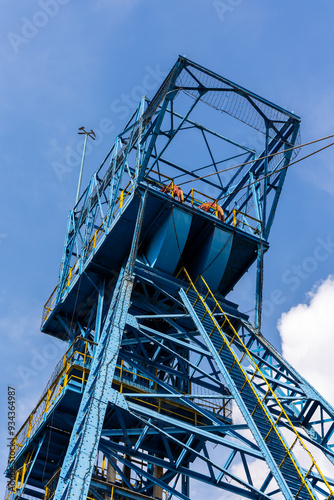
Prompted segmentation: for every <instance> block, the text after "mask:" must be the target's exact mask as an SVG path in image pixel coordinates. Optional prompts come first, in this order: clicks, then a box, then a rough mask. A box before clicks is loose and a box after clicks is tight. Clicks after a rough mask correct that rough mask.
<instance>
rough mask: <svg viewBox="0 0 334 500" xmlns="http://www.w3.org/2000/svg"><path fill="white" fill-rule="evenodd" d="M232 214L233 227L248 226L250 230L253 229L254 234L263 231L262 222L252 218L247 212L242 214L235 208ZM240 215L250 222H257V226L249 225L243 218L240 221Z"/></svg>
mask: <svg viewBox="0 0 334 500" xmlns="http://www.w3.org/2000/svg"><path fill="white" fill-rule="evenodd" d="M232 213H233V225H234V227H237V226H238V225H239V224H240V225H241V226H247V227H249V228H250V229H252V230H253V231H254V233H259V232H260V230H262V222H261V221H260V220H259V219H256V218H255V217H252V216H251V215H249V214H246V213H245V212H241V211H240V210H237V209H236V208H234V209H233V210H232ZM238 215H241V216H242V217H243V218H245V219H246V220H247V221H248V219H250V220H252V221H254V222H256V223H257V225H256V226H255V227H254V226H252V225H251V224H248V222H246V221H245V220H244V219H243V218H242V219H241V218H239V219H238ZM226 218H227V219H228V217H226Z"/></svg>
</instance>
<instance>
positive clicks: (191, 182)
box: [43, 56, 300, 333]
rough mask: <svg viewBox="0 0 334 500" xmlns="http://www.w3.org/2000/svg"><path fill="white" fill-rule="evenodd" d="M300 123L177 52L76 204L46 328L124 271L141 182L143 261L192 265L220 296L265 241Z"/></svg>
mask: <svg viewBox="0 0 334 500" xmlns="http://www.w3.org/2000/svg"><path fill="white" fill-rule="evenodd" d="M299 125H300V119H299V117H298V116H296V115H295V114H294V113H292V112H289V111H286V110H284V109H283V108H281V107H279V106H276V105H275V104H273V103H271V102H270V101H268V100H266V99H264V98H262V97H260V96H258V95H256V94H254V93H253V92H250V91H248V90H246V89H245V88H243V87H241V86H240V85H237V84H235V83H233V82H231V81H230V80H227V79H226V78H223V77H221V76H219V75H217V74H216V73H214V72H212V71H210V70H208V69H205V68H203V67H202V66H199V65H198V64H196V63H194V62H192V61H190V60H188V59H186V58H185V57H183V56H180V57H179V58H178V60H177V62H176V63H175V65H174V66H173V68H172V69H171V71H170V72H169V74H168V75H167V77H166V78H165V80H164V82H163V83H162V85H161V86H160V88H159V89H158V91H157V93H156V94H155V96H154V97H153V98H152V99H151V100H149V99H148V98H146V97H143V98H142V100H141V102H140V103H139V105H138V108H137V110H136V111H135V112H134V114H133V116H132V117H131V118H130V120H129V121H128V123H126V125H125V127H124V129H123V130H122V131H121V132H120V133H119V135H118V136H117V137H116V140H115V143H114V145H113V146H112V148H111V149H110V151H109V153H108V155H107V157H106V158H105V160H104V161H103V163H102V165H101V166H100V167H99V169H98V170H97V171H96V172H95V173H94V174H93V176H92V178H91V181H90V183H89V185H88V186H87V188H86V189H85V191H84V192H83V194H82V195H81V197H80V199H79V201H78V203H77V204H76V206H75V207H74V209H73V210H71V212H70V217H69V224H68V230H67V234H66V240H65V248H64V252H63V258H62V264H61V269H60V277H59V282H58V285H57V287H56V290H55V291H54V294H53V295H52V296H51V297H50V299H49V301H48V303H47V304H46V308H45V311H44V316H43V325H44V326H43V330H44V331H49V333H51V331H54V328H56V327H55V326H53V327H52V328H51V326H50V325H51V323H50V320H51V318H50V316H54V317H55V315H54V314H53V311H54V310H57V317H59V315H61V314H62V312H61V311H63V314H64V315H65V316H66V314H67V313H66V311H67V310H70V304H71V301H73V300H76V301H78V300H82V301H84V300H86V298H87V296H88V295H89V293H90V290H91V288H92V287H94V283H95V282H96V281H97V280H98V279H99V278H98V275H99V274H100V275H101V273H102V274H103V273H105V274H106V275H110V274H112V273H115V272H116V273H117V272H118V269H119V268H120V266H121V265H122V263H123V261H124V259H125V256H126V255H127V253H128V251H129V245H130V244H131V239H132V233H133V228H134V224H135V220H136V215H137V211H138V206H139V198H140V196H141V194H140V193H142V192H143V191H144V190H148V192H149V196H148V197H147V202H146V208H145V215H144V219H143V226H142V232H141V241H140V246H139V253H138V259H139V260H140V261H141V262H142V263H144V264H145V265H148V266H152V267H155V268H157V269H158V270H160V271H162V272H166V273H169V274H171V275H175V273H177V271H178V269H179V267H180V265H181V262H183V263H186V265H187V267H188V269H189V271H190V272H191V273H192V275H193V276H195V275H196V273H203V272H204V271H205V272H206V273H207V274H206V278H207V279H208V280H209V281H210V280H211V282H210V286H212V287H213V288H214V289H216V290H217V291H220V292H221V293H223V294H224V295H225V294H226V293H227V292H228V291H229V290H230V289H231V288H232V287H233V286H234V284H235V283H236V282H237V281H238V280H239V279H240V277H241V276H242V275H243V274H244V273H245V271H247V269H248V268H249V267H250V265H251V264H252V263H253V262H254V260H255V258H256V251H257V248H258V245H259V243H261V244H262V245H263V248H264V250H266V249H267V248H268V243H267V240H268V235H269V232H270V228H271V225H272V222H273V219H274V215H275V211H276V207H277V203H278V200H279V196H280V193H281V189H282V186H283V182H284V179H285V175H286V170H287V169H286V167H287V166H288V164H289V162H290V159H291V157H292V155H294V154H295V153H296V149H295V145H296V143H297V141H298V132H299ZM194 255H196V257H194ZM79 280H80V287H79ZM76 287H77V288H76ZM79 288H80V290H79ZM71 297H72V298H71ZM66 303H67V306H66ZM46 323H48V325H47V324H46ZM59 328H60V329H63V327H59Z"/></svg>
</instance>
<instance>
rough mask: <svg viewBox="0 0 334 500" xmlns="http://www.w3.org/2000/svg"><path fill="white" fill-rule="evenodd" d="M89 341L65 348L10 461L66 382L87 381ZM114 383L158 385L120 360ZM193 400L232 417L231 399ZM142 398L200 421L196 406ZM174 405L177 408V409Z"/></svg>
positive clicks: (15, 443)
mask: <svg viewBox="0 0 334 500" xmlns="http://www.w3.org/2000/svg"><path fill="white" fill-rule="evenodd" d="M80 344H81V345H82V344H83V348H80V349H78V346H79V345H80ZM89 344H94V342H91V341H89V340H87V339H83V338H82V337H79V338H78V339H77V340H76V341H75V342H74V343H73V344H72V345H71V347H70V348H69V349H68V350H67V351H66V353H65V354H64V356H63V358H62V359H61V360H60V362H59V363H58V364H57V366H56V369H55V371H54V373H53V375H52V376H51V379H50V381H49V383H48V386H47V389H46V390H45V392H44V394H43V395H42V397H41V399H40V400H39V402H38V403H37V405H36V407H35V409H34V410H33V411H32V413H31V414H30V416H29V417H28V418H27V420H26V421H25V422H24V424H23V425H22V427H21V428H20V429H19V431H18V432H17V434H16V436H15V437H14V439H13V442H14V446H13V452H12V454H11V458H10V462H11V461H13V460H14V459H15V457H16V455H17V454H18V453H19V451H20V449H21V448H22V447H23V446H24V444H25V443H26V442H27V440H28V439H29V438H30V436H31V435H32V434H33V433H34V432H35V430H36V429H37V428H38V426H39V425H40V424H41V422H43V419H44V417H45V416H46V414H47V413H48V411H49V409H50V407H51V406H52V404H53V403H54V402H55V400H56V399H57V398H58V396H59V395H60V394H61V393H62V392H63V390H64V389H65V388H66V387H67V385H68V384H69V383H70V382H71V381H74V382H77V383H79V384H81V387H82V388H83V387H84V385H85V384H86V382H87V378H88V375H89V372H90V364H91V361H92V359H93V357H92V356H91V355H90V354H89V352H88V345H89ZM78 372H79V374H78ZM80 372H81V375H80ZM114 384H116V385H119V386H120V392H123V387H126V388H130V389H131V390H132V391H133V392H134V395H135V394H136V393H140V392H142V391H143V389H144V388H146V389H152V390H153V389H154V388H155V383H154V381H153V380H152V379H150V378H149V377H146V376H144V375H141V374H138V373H136V372H134V371H132V370H129V369H127V368H124V366H123V362H121V364H120V365H116V368H115V374H114ZM134 384H137V385H138V386H140V387H136V386H135V385H134ZM157 399H158V398H157ZM191 399H192V400H193V401H195V402H196V404H198V405H199V406H202V407H205V408H206V409H210V410H211V411H212V412H214V413H216V414H220V415H223V416H225V417H226V418H231V415H232V410H231V408H229V406H228V401H225V400H223V401H222V404H218V403H217V402H213V401H210V400H203V399H202V398H199V397H198V395H197V397H196V394H193V398H191ZM218 399H219V398H217V400H218ZM140 401H141V402H142V403H145V404H147V405H149V406H154V407H155V408H157V409H158V411H159V412H161V411H162V410H163V411H168V413H171V414H175V415H178V416H179V417H180V416H181V414H182V412H181V413H180V411H176V408H178V409H182V411H183V413H184V412H185V411H188V412H190V413H191V415H192V416H187V415H184V416H183V417H184V418H185V419H188V420H190V421H194V419H195V420H196V421H197V420H198V417H199V415H200V414H199V413H198V412H196V411H195V410H193V409H189V408H187V409H186V410H185V408H186V407H185V405H184V404H180V403H177V402H175V401H170V400H168V406H169V407H170V408H169V409H168V410H167V409H166V407H165V404H166V400H164V401H165V404H162V400H161V399H159V400H158V404H155V403H153V404H152V403H150V402H147V401H146V400H140ZM172 408H174V410H173V409H172ZM196 413H197V414H196ZM193 414H194V415H195V416H194V415H193Z"/></svg>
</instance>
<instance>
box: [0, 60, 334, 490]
mask: <svg viewBox="0 0 334 500" xmlns="http://www.w3.org/2000/svg"><path fill="white" fill-rule="evenodd" d="M200 120H201V122H200ZM249 127H251V130H253V132H252V134H253V135H252V136H251V140H248V138H249V137H250V136H249V135H248V136H247V134H249V130H250V129H249ZM299 127H300V119H299V118H298V117H297V116H296V115H294V114H293V113H290V112H287V111H286V110H284V109H282V108H280V107H278V106H276V105H274V104H272V103H271V102H269V101H267V100H265V99H263V98H261V97H259V96H258V95H255V94H254V93H252V92H249V91H248V90H246V89H244V88H242V87H240V86H239V85H236V84H234V83H233V82H231V81H229V80H227V79H225V78H222V77H221V76H219V75H217V74H215V73H213V72H211V71H209V70H207V69H205V68H203V67H201V66H199V65H197V64H195V63H193V62H191V61H189V60H188V59H186V58H184V57H179V59H178V60H177V62H176V64H175V66H174V67H173V68H172V70H171V71H170V73H169V74H168V76H167V77H166V79H165V81H164V82H163V84H162V85H161V87H160V89H159V90H158V92H157V94H156V95H155V96H154V98H153V99H152V100H151V101H150V100H148V99H147V98H143V99H142V101H141V103H140V105H139V106H138V109H137V110H136V112H135V113H134V114H133V116H132V117H131V119H130V120H129V122H128V123H127V124H126V126H125V128H124V130H123V131H122V132H121V133H120V134H119V136H118V137H117V138H116V141H115V144H114V145H113V147H112V149H111V150H110V152H109V153H108V155H107V157H106V158H105V160H104V162H103V163H102V165H101V167H100V168H99V169H98V170H97V171H96V172H95V173H94V175H93V176H92V179H91V181H90V183H89V185H88V187H87V189H86V190H85V191H84V193H83V194H82V196H81V198H80V200H79V201H78V203H77V204H76V206H75V207H74V208H73V210H71V212H70V215H69V222H68V227H67V232H66V239H65V246H64V252H63V256H62V262H61V268H60V275H59V281H58V284H57V287H56V289H55V290H54V292H53V293H52V295H51V297H50V299H49V300H48V302H47V303H46V305H45V309H44V314H43V320H42V331H43V332H44V333H46V334H49V335H52V336H55V337H57V338H61V339H62V340H64V341H65V342H68V350H67V352H66V354H65V356H64V358H63V359H62V360H61V361H60V362H59V364H58V365H57V366H56V368H55V371H54V374H53V376H52V378H51V380H50V381H49V383H48V386H47V388H46V390H45V392H44V394H43V395H42V397H41V399H40V401H39V403H38V404H37V406H36V408H35V410H34V411H33V412H32V414H31V415H30V416H29V417H28V419H27V421H26V422H25V424H24V425H23V426H22V428H21V429H20V430H19V432H18V433H17V435H16V436H15V439H14V441H13V447H14V448H13V449H14V455H13V456H12V457H11V459H10V462H9V465H8V468H7V471H6V472H7V476H8V477H10V476H11V475H12V476H13V475H14V476H15V481H14V486H13V487H12V488H11V489H9V490H8V491H7V497H6V498H7V499H8V500H14V499H18V498H22V499H29V498H34V499H44V500H65V499H71V500H84V499H86V498H88V499H94V500H101V499H115V500H121V499H138V500H140V499H147V498H157V499H161V498H166V499H172V498H179V499H183V500H188V499H189V498H191V497H192V491H193V490H192V489H191V488H190V485H192V484H197V483H198V482H199V483H204V484H206V485H210V486H212V487H215V488H216V489H217V492H218V493H219V490H222V492H225V493H226V494H228V495H233V494H234V495H238V496H240V497H246V498H250V499H270V498H275V497H276V498H279V497H282V496H283V497H284V498H286V499H289V500H290V499H293V498H294V499H297V498H299V499H318V498H319V499H321V498H326V499H330V498H331V497H333V496H334V493H333V491H334V480H333V477H334V475H333V476H332V478H331V477H327V476H325V474H324V472H323V471H322V469H321V467H323V466H324V467H325V469H324V470H326V471H327V470H331V469H332V468H333V464H334V451H333V446H334V438H333V432H334V410H333V408H332V407H331V406H330V405H329V404H328V403H327V402H326V401H325V400H324V399H323V398H322V397H321V396H320V395H319V394H318V393H317V392H316V391H315V390H314V389H313V387H312V386H311V385H310V384H309V383H308V382H307V381H306V380H304V379H303V378H302V377H301V376H300V375H299V374H298V373H297V372H296V371H295V370H294V369H293V367H292V366H290V365H289V364H288V363H287V362H286V361H285V360H284V359H283V358H282V356H281V355H280V354H279V353H278V352H277V351H276V349H275V348H274V347H273V346H272V345H271V344H270V343H269V342H268V341H267V340H266V338H265V337H264V336H263V335H262V334H261V333H260V326H261V302H262V281H263V255H264V253H265V252H266V251H267V250H268V248H269V244H268V237H269V233H270V229H271V226H272V223H273V220H274V216H275V212H276V208H277V204H278V200H279V197H280V194H281V190H282V187H283V183H284V180H285V177H286V172H287V168H286V167H287V166H288V165H289V162H290V161H291V157H292V155H293V154H294V152H295V151H296V149H295V146H296V144H297V141H298V132H299ZM217 130H218V131H217ZM222 131H224V133H223V132H222ZM226 131H228V136H229V137H226V136H225V132H226ZM232 138H233V139H232ZM254 138H256V140H255V139H254ZM252 141H253V142H256V144H259V141H261V147H260V148H256V149H257V150H255V149H253V147H252V145H251V142H252ZM254 263H255V265H256V266H257V278H256V297H257V302H256V319H255V326H252V325H251V324H250V322H249V318H248V316H247V315H246V314H243V313H242V312H240V311H239V310H238V306H237V305H236V304H234V303H233V302H231V301H229V300H228V299H227V298H226V296H227V294H228V293H229V292H230V291H231V290H232V289H233V287H234V286H235V285H236V284H237V283H238V282H239V280H240V279H241V278H242V276H243V275H244V274H245V272H246V271H247V270H248V269H249V268H250V266H252V264H254ZM232 408H238V409H239V413H240V414H241V417H240V418H235V416H234V415H233V414H232ZM234 413H235V412H234ZM320 464H321V467H320ZM259 470H260V471H261V474H260V476H261V478H260V479H259V474H258V471H259Z"/></svg>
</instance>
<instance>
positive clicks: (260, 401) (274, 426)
mask: <svg viewBox="0 0 334 500" xmlns="http://www.w3.org/2000/svg"><path fill="white" fill-rule="evenodd" d="M182 271H183V272H184V273H185V275H186V277H187V280H188V282H189V283H190V284H189V287H188V289H187V291H186V293H188V292H189V290H190V289H192V290H194V291H195V293H196V294H197V299H196V301H198V300H199V301H200V302H201V303H202V304H203V306H204V308H205V315H206V314H208V316H209V317H210V318H211V321H212V322H213V324H214V329H213V331H212V332H211V333H210V336H211V335H212V333H213V332H214V331H215V332H218V333H219V334H220V335H221V336H222V340H223V347H225V346H226V348H228V350H229V351H230V353H231V354H232V356H233V358H234V363H236V364H237V366H238V367H239V369H240V370H241V372H242V373H243V376H244V378H245V383H244V385H243V386H242V389H243V388H244V387H245V386H246V385H248V386H249V387H250V388H251V390H252V392H253V393H254V395H255V397H256V400H257V405H258V406H260V407H261V408H262V410H263V412H264V413H265V415H266V417H267V419H268V421H269V422H270V423H271V427H270V431H269V432H268V434H267V435H266V437H265V440H267V439H268V438H269V435H270V433H271V432H274V433H275V434H276V435H277V437H278V439H279V440H280V442H281V443H282V445H283V447H284V449H285V451H286V454H285V458H284V459H283V460H282V462H281V463H280V464H279V468H281V467H282V466H283V464H284V462H285V460H286V459H287V458H288V457H289V458H290V460H291V462H292V464H293V466H294V468H295V470H296V472H297V474H298V476H299V478H300V481H301V486H300V488H299V491H298V493H297V495H296V496H295V498H297V497H298V495H299V493H300V491H301V490H302V488H303V487H305V488H306V489H307V491H308V493H309V495H310V496H311V498H312V499H314V500H316V498H315V497H314V495H313V493H312V491H311V489H310V487H309V485H308V484H307V482H306V479H307V478H308V477H309V476H310V474H311V472H312V470H313V469H315V470H316V472H317V473H318V474H319V476H320V477H321V480H322V482H323V484H324V487H326V488H327V490H328V496H327V500H329V499H330V498H334V491H333V490H332V488H331V486H330V485H329V483H328V481H327V480H326V478H325V477H324V475H323V473H322V472H321V470H320V468H319V466H318V464H317V463H316V461H315V460H314V458H313V456H312V454H311V452H310V451H309V450H308V448H307V447H306V444H305V442H304V440H303V439H302V438H301V436H300V435H299V433H298V431H297V429H296V428H295V426H294V425H293V424H292V422H291V420H290V418H289V416H288V415H287V413H286V411H285V410H284V408H283V406H282V404H281V402H280V401H279V399H278V398H277V396H276V394H275V392H274V390H273V389H272V387H271V385H270V383H269V382H268V380H267V379H266V378H265V375H264V374H263V372H262V371H261V370H260V368H259V366H258V365H257V363H256V361H255V359H254V358H253V356H252V354H251V352H250V351H249V350H248V349H247V347H246V346H245V344H244V342H243V340H242V339H241V337H240V336H239V334H238V332H237V330H236V329H235V328H234V326H233V324H232V323H231V321H230V320H229V318H228V316H227V315H226V314H225V312H224V311H223V309H222V307H221V305H220V304H219V302H218V301H217V299H216V298H215V296H214V294H213V293H212V291H211V289H210V287H209V285H208V284H207V283H206V281H205V279H204V278H203V276H198V278H197V279H196V280H195V282H193V281H192V279H191V277H190V275H189V274H188V272H187V270H186V269H185V268H183V269H182ZM198 281H199V282H200V283H201V284H202V285H204V287H205V288H206V292H207V293H206V294H205V296H204V297H202V295H201V293H199V292H198V290H197V287H196V284H197V282H198ZM208 297H210V298H211V299H212V300H213V301H214V304H215V307H214V309H213V310H211V309H210V308H209V307H208V305H207V303H206V300H207V298H208ZM217 309H218V311H219V312H220V313H222V314H223V317H224V321H223V324H222V325H219V324H218V322H217V320H216V318H215V317H214V313H215V311H216V310H217ZM225 325H226V326H228V327H229V329H230V330H231V337H232V338H231V340H230V341H229V342H227V341H226V339H225V337H224V335H223V334H222V328H223V327H224V326H225ZM233 344H237V345H238V347H241V350H242V351H243V354H242V355H241V357H240V358H239V357H238V356H237V354H236V352H235V351H234V349H233V348H232V345H233ZM223 347H222V348H221V349H220V350H222V349H223ZM245 355H246V356H247V359H248V361H249V362H251V365H252V367H253V370H254V371H253V374H252V376H251V378H249V377H248V375H247V373H246V371H245V369H244V367H243V366H242V364H241V362H242V359H243V358H244V357H245ZM255 376H258V377H260V378H261V379H262V383H264V384H265V387H266V388H267V391H266V393H265V395H264V396H263V398H261V397H260V396H259V395H258V393H257V391H256V389H255V387H254V385H253V383H252V381H253V379H254V377H255ZM242 389H241V390H240V393H241V392H242ZM267 398H272V399H273V400H274V401H275V403H276V404H277V406H278V408H279V412H280V413H279V415H278V417H277V418H276V417H275V422H272V419H271V418H270V416H269V414H268V410H267V408H266V406H265V401H266V399H267ZM282 418H284V420H285V421H286V422H287V425H288V428H289V430H290V431H291V432H292V435H293V439H292V443H291V444H286V443H285V441H284V439H282V436H281V433H280V432H279V431H278V425H279V422H280V420H282ZM297 443H299V445H300V448H301V450H302V451H303V455H304V458H307V459H308V460H309V467H308V469H306V470H307V472H306V474H305V475H303V474H302V472H301V470H300V468H299V467H298V465H297V464H296V461H295V459H294V457H293V455H292V449H293V448H294V447H295V445H296V444H297ZM326 494H327V492H326Z"/></svg>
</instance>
